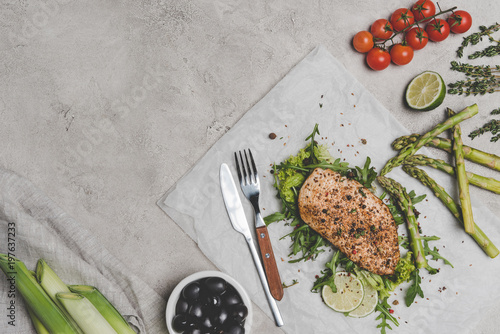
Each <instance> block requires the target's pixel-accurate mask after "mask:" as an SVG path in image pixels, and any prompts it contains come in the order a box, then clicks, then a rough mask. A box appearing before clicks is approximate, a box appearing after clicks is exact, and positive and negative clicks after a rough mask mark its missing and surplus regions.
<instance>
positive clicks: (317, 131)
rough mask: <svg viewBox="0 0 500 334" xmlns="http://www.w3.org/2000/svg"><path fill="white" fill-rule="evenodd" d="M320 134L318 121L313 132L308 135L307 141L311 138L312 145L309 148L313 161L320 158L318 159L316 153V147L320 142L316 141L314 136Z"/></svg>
mask: <svg viewBox="0 0 500 334" xmlns="http://www.w3.org/2000/svg"><path fill="white" fill-rule="evenodd" d="M317 134H318V135H319V130H318V123H316V124H315V125H314V129H313V132H312V133H311V134H310V135H309V136H307V137H306V141H308V140H309V139H310V140H311V145H309V150H310V151H311V155H310V159H311V160H312V161H313V162H317V161H318V160H317V159H316V155H315V153H314V147H315V146H317V145H318V144H317V143H316V141H315V140H314V136H315V135H317Z"/></svg>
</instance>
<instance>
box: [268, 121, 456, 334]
mask: <svg viewBox="0 0 500 334" xmlns="http://www.w3.org/2000/svg"><path fill="white" fill-rule="evenodd" d="M316 135H319V130H318V125H317V124H316V125H315V127H314V130H313V132H312V133H311V134H310V135H309V136H308V137H307V138H306V142H308V143H307V144H306V146H305V147H304V148H302V149H300V150H299V151H298V153H297V154H296V155H294V156H291V157H289V158H288V159H287V160H285V161H283V162H281V163H280V164H274V165H273V174H274V180H275V183H274V187H275V188H276V190H277V197H278V198H279V199H280V200H281V203H282V209H281V211H279V212H276V213H273V214H271V215H269V216H267V217H266V218H265V219H264V220H265V222H266V224H267V225H269V224H271V223H274V222H281V221H282V222H284V223H285V224H286V225H289V226H290V228H291V231H290V233H288V234H287V235H285V236H283V237H282V238H281V239H285V238H290V239H291V246H290V248H291V251H290V254H289V255H290V257H291V260H290V261H289V262H291V263H294V262H300V261H309V260H319V259H320V257H319V255H320V254H322V253H325V252H327V253H328V252H329V253H331V254H332V257H331V258H330V259H329V260H328V261H326V263H325V269H324V270H322V271H321V272H319V273H318V274H317V275H316V277H315V282H314V284H313V286H312V287H311V291H312V292H315V293H321V295H322V297H323V301H324V302H325V303H326V304H327V305H328V306H330V307H331V308H333V309H334V310H337V311H339V312H342V313H344V314H346V315H349V316H353V317H364V316H367V315H369V314H371V313H372V312H374V311H375V312H377V313H378V315H377V316H376V320H377V321H379V322H380V323H379V324H378V325H377V327H378V328H380V330H381V333H385V332H386V329H387V328H388V329H392V328H391V325H390V324H389V322H392V323H393V324H394V325H396V326H399V323H398V321H397V319H396V318H395V317H394V316H393V310H392V309H391V307H390V305H389V303H388V297H389V296H390V294H391V292H392V291H394V290H395V288H396V287H397V286H399V285H400V284H402V283H405V282H411V284H410V285H409V287H408V288H407V289H406V296H405V304H406V305H407V306H410V305H412V304H413V302H414V300H415V298H416V296H417V295H418V296H420V297H423V296H424V294H423V291H422V289H421V287H420V283H421V279H420V276H419V270H420V269H421V268H422V266H420V265H418V263H417V261H416V258H415V256H414V252H413V251H412V250H413V247H412V242H413V240H412V238H411V237H403V236H400V237H399V242H400V248H401V249H402V250H406V253H404V254H402V256H401V258H400V260H399V262H398V264H397V266H396V269H395V273H394V274H393V275H386V276H381V275H378V274H374V273H372V272H369V271H367V270H365V269H362V268H360V267H359V266H358V265H357V264H356V263H354V262H353V261H351V260H350V259H349V258H348V257H347V256H346V255H345V254H343V253H342V252H340V251H339V250H337V249H336V248H335V247H334V246H333V245H332V244H331V243H330V242H329V241H328V240H326V239H324V238H323V237H322V236H321V235H319V234H318V233H317V232H316V231H314V230H313V229H312V228H311V227H309V226H308V225H307V224H306V223H305V222H304V221H303V220H302V219H301V217H300V214H299V207H298V203H297V199H298V195H299V191H300V188H301V187H302V185H303V184H304V182H305V180H306V179H307V177H308V176H309V174H310V173H312V171H313V170H314V169H316V168H322V169H331V170H333V171H336V172H338V173H340V174H342V175H343V176H345V177H347V178H350V179H354V180H356V181H358V182H359V183H361V184H362V185H363V186H364V187H366V188H367V189H369V190H370V191H372V192H374V190H375V185H374V183H375V182H374V181H375V180H376V179H377V172H376V171H375V169H374V167H371V166H370V163H371V161H370V158H369V157H368V158H366V162H365V164H364V166H362V167H358V166H354V167H351V166H349V163H347V162H342V161H341V159H340V158H334V157H333V156H332V155H331V154H330V153H329V151H328V149H327V146H326V145H321V144H318V143H317V141H316V140H315V137H316ZM384 188H385V187H384ZM387 195H391V196H390V198H389V199H388V200H387V201H386V202H387V205H388V207H389V209H390V211H391V214H392V215H393V217H394V219H395V221H396V224H398V225H401V224H404V223H406V222H407V218H406V215H405V213H406V212H405V210H403V209H402V208H401V206H400V205H399V203H398V202H397V201H396V200H395V199H394V197H395V196H392V194H391V193H389V194H388V193H386V192H384V193H383V194H382V195H381V196H380V198H381V199H384V198H385V197H386V196H387ZM405 195H406V196H407V199H408V203H411V209H412V211H413V212H415V210H414V207H413V205H414V204H416V203H418V202H420V201H422V200H423V199H424V198H425V195H423V196H416V194H415V193H414V192H413V191H411V192H409V193H406V191H405ZM419 228H420V227H419ZM410 236H411V234H410ZM419 238H420V239H419V241H422V242H423V253H424V257H427V256H430V257H432V259H443V258H442V257H441V256H440V254H439V253H438V252H437V249H436V248H433V249H431V248H430V247H429V245H428V242H429V241H433V240H438V239H439V238H438V237H435V236H432V237H426V236H420V237H419ZM321 259H323V257H321ZM443 260H445V259H443ZM445 263H447V264H449V265H451V264H450V263H449V262H448V261H446V260H445ZM424 268H425V269H427V270H428V271H429V272H430V273H432V274H434V273H436V272H437V270H435V269H433V268H431V267H430V266H429V265H427V264H426V266H425V267H424ZM343 273H347V275H348V276H349V279H351V280H352V279H356V280H357V281H358V280H359V282H361V284H362V286H363V287H364V291H365V292H364V298H365V303H363V304H366V305H367V304H370V303H369V302H368V300H367V298H372V299H374V302H373V303H372V306H370V307H369V309H366V310H362V311H359V310H360V309H359V308H360V307H362V306H360V305H361V301H357V300H356V302H355V303H354V302H353V303H354V304H356V303H357V305H354V304H353V305H352V307H354V309H352V310H351V311H349V312H346V311H345V310H346V309H347V308H345V303H348V302H345V301H343V300H342V301H340V302H341V303H344V304H342V307H340V306H339V307H338V308H336V306H335V305H337V304H336V303H337V302H338V299H339V298H340V294H338V295H339V296H336V294H337V291H338V290H339V289H344V287H343V285H339V284H342V283H339V282H341V279H346V278H345V277H342V276H343V275H342V274H343ZM344 276H345V275H344ZM294 283H297V282H296V281H295V280H294ZM293 285H294V284H293ZM367 291H374V292H373V293H372V292H370V293H368V292H367ZM344 293H345V294H347V293H348V291H347V292H346V291H344V290H343V291H342V294H344ZM358 299H359V298H358ZM366 305H364V306H363V307H368V306H366ZM352 307H351V308H352ZM356 309H358V311H357V310H356ZM355 314H356V315H355Z"/></svg>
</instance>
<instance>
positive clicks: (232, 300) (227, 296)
mask: <svg viewBox="0 0 500 334" xmlns="http://www.w3.org/2000/svg"><path fill="white" fill-rule="evenodd" d="M221 297H222V304H224V305H226V306H232V305H236V304H240V303H241V302H242V301H241V297H240V295H239V294H238V292H236V291H234V290H233V289H231V290H229V289H227V291H226V292H225V293H224V294H223V295H222V296H221Z"/></svg>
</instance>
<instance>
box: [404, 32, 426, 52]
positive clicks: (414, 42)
mask: <svg viewBox="0 0 500 334" xmlns="http://www.w3.org/2000/svg"><path fill="white" fill-rule="evenodd" d="M405 41H406V43H408V45H409V46H411V48H412V49H413V50H420V49H423V48H424V47H425V46H426V45H427V42H428V41H429V35H427V33H426V32H425V30H424V29H422V28H419V27H414V28H411V29H410V30H409V31H408V32H407V33H406V36H405Z"/></svg>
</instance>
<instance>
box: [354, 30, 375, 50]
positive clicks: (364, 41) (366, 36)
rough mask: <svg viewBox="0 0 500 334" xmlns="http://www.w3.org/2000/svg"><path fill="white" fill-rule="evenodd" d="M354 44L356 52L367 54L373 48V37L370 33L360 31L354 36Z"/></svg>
mask: <svg viewBox="0 0 500 334" xmlns="http://www.w3.org/2000/svg"><path fill="white" fill-rule="evenodd" d="M352 44H353V46H354V48H355V49H356V51H358V52H361V53H366V52H368V51H370V50H371V49H372V48H373V35H372V34H370V33H369V32H368V31H360V32H358V33H357V34H356V35H354V38H353V40H352Z"/></svg>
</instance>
